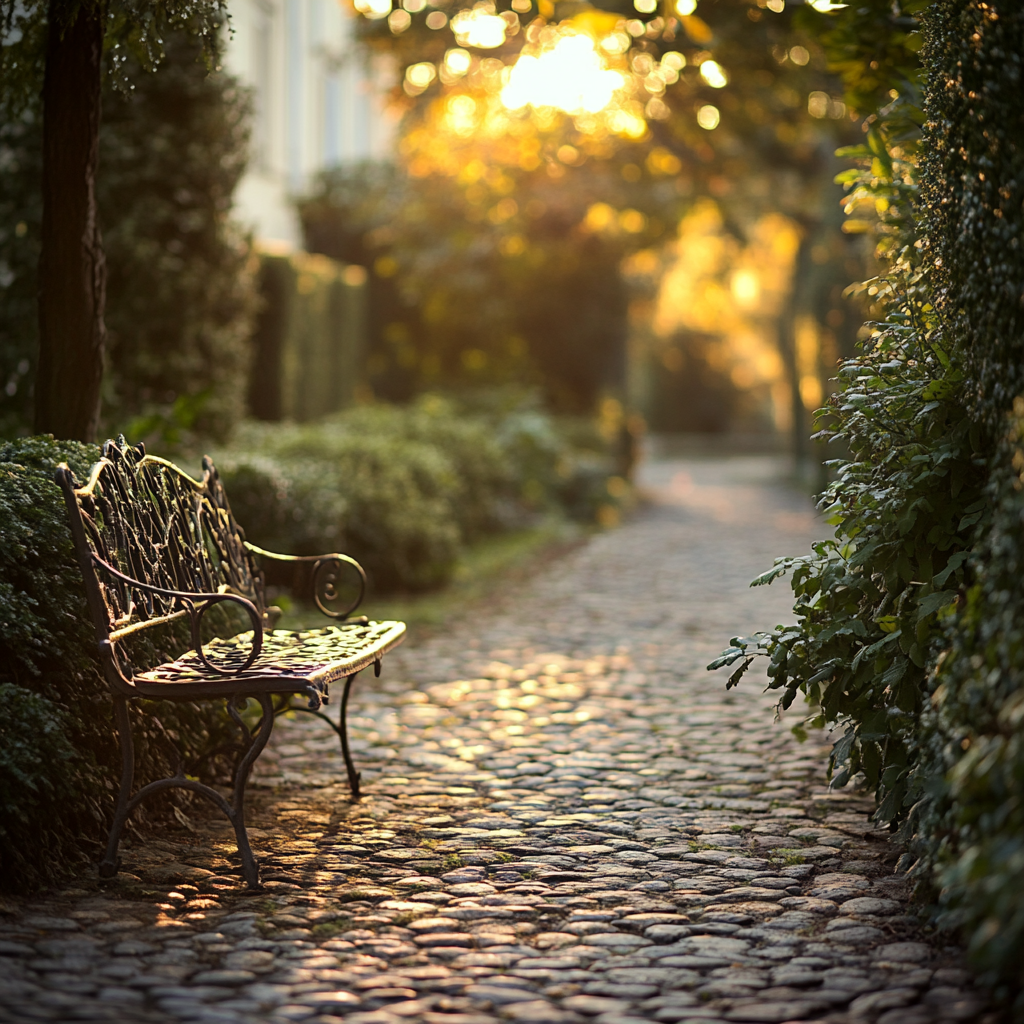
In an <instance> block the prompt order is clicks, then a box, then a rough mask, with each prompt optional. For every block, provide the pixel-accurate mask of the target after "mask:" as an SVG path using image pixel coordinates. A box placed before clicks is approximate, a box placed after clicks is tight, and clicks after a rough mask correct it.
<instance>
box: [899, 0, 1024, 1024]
mask: <svg viewBox="0 0 1024 1024" xmlns="http://www.w3.org/2000/svg"><path fill="white" fill-rule="evenodd" d="M925 65H926V68H927V74H928V78H927V94H928V107H927V114H928V119H927V122H926V124H925V134H924V147H923V152H924V160H923V162H922V216H923V218H924V222H925V226H926V232H925V237H926V239H927V249H926V250H925V253H926V256H925V258H926V261H927V263H928V265H929V273H930V275H931V282H932V289H933V294H934V297H935V304H936V307H937V309H938V311H939V316H940V318H941V320H942V323H943V325H944V329H945V330H946V332H947V333H948V336H949V337H950V339H951V342H952V345H953V347H954V349H955V351H956V352H957V355H958V358H959V359H960V361H961V363H962V366H963V372H964V382H965V383H964V388H963V401H964V404H965V407H966V409H967V411H968V417H969V420H970V422H971V424H972V427H973V429H974V430H975V431H976V432H977V434H978V437H979V441H980V447H981V449H982V451H983V453H984V456H985V473H986V478H987V479H986V486H985V493H984V499H985V503H986V509H987V510H990V517H989V515H986V516H985V517H984V519H983V520H982V522H981V523H980V524H979V525H980V527H981V528H980V529H979V530H978V532H977V533H976V537H975V546H974V551H973V554H972V557H971V567H972V570H973V571H972V573H971V577H970V580H969V585H968V586H966V587H965V588H963V589H962V591H961V593H960V595H959V598H960V599H959V601H958V604H957V608H956V612H955V614H952V615H950V616H949V617H948V618H947V620H946V632H945V635H944V637H943V642H942V643H941V645H939V646H940V650H939V651H938V653H937V655H936V657H935V668H934V671H933V673H932V676H931V678H930V690H931V700H930V704H929V709H928V714H927V715H926V717H925V719H924V722H923V725H924V736H923V749H922V761H923V767H924V771H925V773H926V776H927V779H928V781H929V785H928V787H927V789H926V791H925V795H924V798H923V800H922V801H921V806H920V808H919V810H918V812H917V817H916V819H915V820H914V822H913V824H914V827H915V831H916V834H917V836H918V842H919V847H920V849H921V852H922V853H923V854H924V857H925V863H927V864H928V865H930V866H933V867H934V869H935V870H936V872H937V874H936V880H937V883H938V885H939V886H940V887H941V902H942V907H943V910H944V913H945V920H946V921H947V922H948V923H949V924H954V925H961V926H962V927H963V928H964V929H965V933H966V936H967V938H968V940H969V942H970V944H971V948H972V950H973V951H974V953H975V954H976V955H977V956H978V957H979V958H980V960H981V962H982V963H983V964H985V965H986V966H987V967H989V968H991V969H992V970H993V971H995V972H997V973H998V974H999V975H1000V976H1001V977H1002V978H1003V979H1004V980H1005V981H1006V982H1007V983H1008V984H1010V985H1013V986H1018V987H1019V986H1020V983H1021V981H1024V969H1022V964H1024V493H1022V486H1024V106H1022V104H1021V87H1022V85H1024V8H1022V7H1021V5H1020V4H1018V3H1013V2H1007V0H1000V2H991V0H989V2H980V0H945V2H943V3H941V4H939V5H937V8H936V10H935V12H934V13H933V15H932V16H931V18H930V20H929V34H928V44H927V49H926V51H925ZM1018 1012H1020V1013H1021V1014H1022V1015H1024V1004H1022V1005H1019V1006H1018Z"/></svg>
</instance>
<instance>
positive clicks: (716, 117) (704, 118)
mask: <svg viewBox="0 0 1024 1024" xmlns="http://www.w3.org/2000/svg"><path fill="white" fill-rule="evenodd" d="M721 120H722V115H721V114H719V112H718V107H715V106H712V105H711V104H710V103H706V104H705V105H704V106H703V107H701V108H700V110H698V111H697V124H699V125H700V126H701V128H703V129H705V130H706V131H709V132H710V131H714V130H715V129H716V128H717V127H718V125H719V123H720V122H721Z"/></svg>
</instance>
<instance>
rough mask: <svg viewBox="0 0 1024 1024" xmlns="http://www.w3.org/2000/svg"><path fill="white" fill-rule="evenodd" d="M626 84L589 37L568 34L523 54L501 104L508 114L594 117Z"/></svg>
mask: <svg viewBox="0 0 1024 1024" xmlns="http://www.w3.org/2000/svg"><path fill="white" fill-rule="evenodd" d="M625 84H626V79H625V76H624V75H623V74H622V73H621V72H619V71H615V70H613V69H612V68H608V67H606V66H605V64H604V61H603V60H602V58H601V55H600V53H599V52H598V50H597V48H596V47H595V45H594V40H593V39H591V38H590V36H587V35H582V34H580V33H577V32H568V33H562V34H560V35H559V36H558V37H557V38H556V39H555V41H554V42H553V43H549V44H548V45H546V46H545V45H544V44H541V46H540V47H538V49H537V52H536V54H531V53H529V52H527V51H524V52H523V54H522V55H521V56H520V58H519V60H518V61H516V63H515V64H514V65H513V66H512V69H511V72H510V73H509V76H508V82H507V84H506V85H505V88H504V89H502V91H501V101H502V103H504V105H505V106H506V107H508V109H509V110H519V109H521V108H522V107H525V106H531V107H534V108H538V107H554V108H555V109H556V110H562V111H564V112H565V113H567V114H573V115H576V114H596V113H598V112H599V111H601V110H604V109H605V108H606V107H608V106H610V105H611V103H612V101H613V99H614V98H615V94H616V92H618V91H619V90H620V89H622V87H623V86H624V85H625ZM641 134H642V130H641Z"/></svg>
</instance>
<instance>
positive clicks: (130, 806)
mask: <svg viewBox="0 0 1024 1024" xmlns="http://www.w3.org/2000/svg"><path fill="white" fill-rule="evenodd" d="M256 699H257V700H258V701H259V702H260V707H261V709H262V711H263V717H262V718H261V719H260V724H259V726H258V728H257V730H256V733H255V735H250V734H249V730H248V728H246V726H245V723H244V722H243V721H242V717H241V715H239V713H238V711H237V709H236V708H235V706H234V704H233V702H232V701H231V700H229V701H228V712H229V713H230V715H231V717H232V718H233V719H234V720H235V721H236V722H237V723H238V725H239V726H240V727H241V729H242V731H243V733H244V735H245V740H244V743H245V752H244V753H243V754H242V756H241V757H240V758H239V760H238V764H237V765H236V766H235V777H234V785H233V793H232V797H233V799H232V802H231V803H230V804H229V803H228V802H227V800H225V799H224V797H223V796H221V794H220V793H218V792H217V790H215V789H213V788H212V787H210V786H207V785H204V784H203V783H202V782H195V781H193V780H192V779H188V778H185V777H184V776H183V775H179V776H176V777H174V778H170V779H158V780H157V781H156V782H151V783H149V785H148V786H143V787H142V789H140V790H139V791H138V793H136V794H135V796H132V795H131V791H132V779H133V777H134V774H135V749H134V745H133V743H132V731H131V719H130V717H129V714H128V703H127V701H126V700H125V699H124V698H123V697H115V698H114V713H115V715H116V717H117V731H118V737H119V739H120V741H121V789H120V791H119V792H118V795H117V809H116V810H115V812H114V824H113V825H112V826H111V829H110V838H109V840H108V842H107V852H106V855H105V856H104V858H103V860H102V861H101V862H100V869H99V870H100V878H113V877H114V876H115V875H116V874H117V866H118V865H117V847H118V845H119V843H120V840H121V832H122V830H123V829H124V824H125V822H126V821H127V820H128V818H129V816H130V815H131V813H132V811H134V810H135V808H136V807H138V806H139V804H141V803H142V801H143V800H145V799H146V797H148V796H150V795H151V794H153V793H158V792H160V791H162V790H165V789H187V790H189V791H191V792H193V793H198V794H199V795H200V796H204V797H206V799H207V800H210V801H211V802H212V803H214V804H216V805H217V807H219V808H220V810H221V811H222V812H223V813H224V815H225V817H226V818H227V819H228V821H230V822H231V824H232V826H233V828H234V830H235V842H236V843H237V844H238V853H239V856H240V857H241V858H242V874H243V876H244V877H245V881H246V883H247V885H248V888H249V890H250V891H257V890H258V889H259V885H260V869H259V864H258V863H257V862H256V858H255V857H254V856H253V852H252V847H251V846H250V845H249V835H248V833H247V832H246V830H245V786H246V783H247V782H248V781H249V775H250V773H251V772H252V766H253V765H254V764H255V763H256V759H257V758H258V757H259V756H260V754H261V753H263V748H264V747H265V746H266V745H267V741H268V740H269V739H270V733H271V730H272V729H273V728H274V703H273V701H272V699H271V697H270V695H269V694H265V693H264V694H260V695H259V697H257V698H256Z"/></svg>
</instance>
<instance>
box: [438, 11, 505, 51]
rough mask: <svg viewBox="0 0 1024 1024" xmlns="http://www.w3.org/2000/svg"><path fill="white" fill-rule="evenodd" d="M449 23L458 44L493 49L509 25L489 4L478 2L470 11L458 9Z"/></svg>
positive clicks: (503, 40)
mask: <svg viewBox="0 0 1024 1024" xmlns="http://www.w3.org/2000/svg"><path fill="white" fill-rule="evenodd" d="M512 17H513V18H514V17H515V15H513V16H512ZM451 24H452V31H453V32H454V33H455V39H456V41H457V42H458V44H459V46H474V47H476V48H477V49H479V50H493V49H494V48H495V47H498V46H501V44H502V43H503V42H505V32H506V30H507V29H508V27H509V25H508V22H507V21H506V20H505V19H504V18H502V17H501V15H499V14H495V13H494V8H493V7H491V6H490V5H489V4H478V5H477V6H476V7H474V8H473V10H471V11H459V13H458V14H456V15H455V17H453V18H452V22H451ZM517 24H518V19H517Z"/></svg>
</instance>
